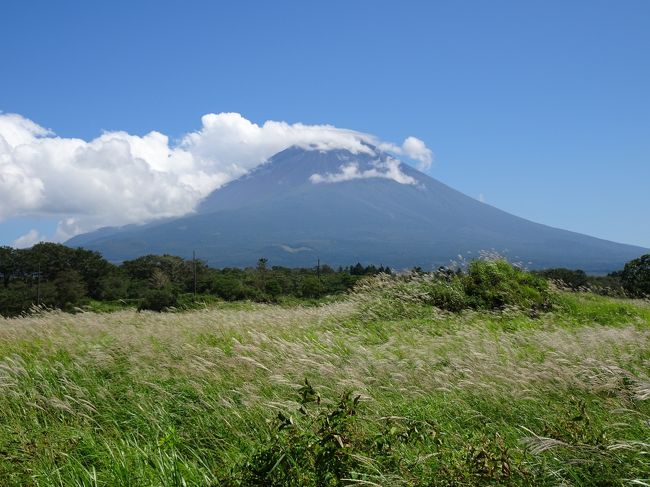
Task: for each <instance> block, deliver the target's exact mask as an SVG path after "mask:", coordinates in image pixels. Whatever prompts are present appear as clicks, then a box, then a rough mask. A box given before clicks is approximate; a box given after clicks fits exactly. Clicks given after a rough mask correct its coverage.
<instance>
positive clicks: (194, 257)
mask: <svg viewBox="0 0 650 487" xmlns="http://www.w3.org/2000/svg"><path fill="white" fill-rule="evenodd" d="M192 269H193V273H194V301H196V251H195V250H192Z"/></svg>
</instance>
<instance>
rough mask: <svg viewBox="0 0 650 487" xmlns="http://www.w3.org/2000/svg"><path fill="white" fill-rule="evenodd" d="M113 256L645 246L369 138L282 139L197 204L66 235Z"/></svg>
mask: <svg viewBox="0 0 650 487" xmlns="http://www.w3.org/2000/svg"><path fill="white" fill-rule="evenodd" d="M68 244H69V245H81V246H84V247H87V248H90V249H94V250H98V251H100V252H102V253H103V254H104V255H105V256H106V257H107V258H108V259H110V260H114V261H120V260H125V259H131V258H134V257H137V256H139V255H144V254H148V253H170V254H176V255H181V256H185V257H188V256H190V255H191V254H192V251H193V250H196V252H197V255H198V256H200V257H201V258H202V259H204V260H207V261H208V263H209V264H210V265H213V266H219V267H222V266H247V265H253V264H254V263H255V262H256V261H257V259H259V258H260V257H266V258H268V259H269V261H270V264H271V265H286V266H312V265H314V264H315V262H316V260H317V259H318V258H320V259H321V261H322V262H327V263H328V264H330V265H335V266H336V265H349V264H354V263H356V262H357V261H360V262H363V263H374V264H383V265H390V266H392V267H396V268H405V267H412V266H416V265H417V266H422V267H424V268H431V267H437V266H439V265H444V264H448V263H449V262H450V261H451V260H457V259H458V256H459V255H462V256H463V257H464V258H472V257H474V256H477V255H478V253H479V252H480V251H481V250H487V251H497V252H499V253H501V254H503V255H505V256H507V257H508V258H510V259H511V260H513V261H520V262H523V263H524V264H526V265H527V266H529V267H531V268H544V267H560V266H562V267H571V268H581V269H584V270H586V271H589V272H608V271H611V270H616V269H619V268H621V267H622V265H623V264H624V263H625V262H627V261H629V260H631V259H633V258H635V257H638V256H639V255H641V254H642V253H644V252H645V250H644V249H642V248H639V247H634V246H630V245H623V244H617V243H613V242H609V241H605V240H600V239H596V238H593V237H588V236H585V235H581V234H577V233H573V232H568V231H564V230H559V229H555V228H551V227H547V226H544V225H540V224H537V223H533V222H530V221H527V220H524V219H522V218H518V217H515V216H513V215H510V214H508V213H505V212H503V211H501V210H498V209H496V208H494V207H491V206H489V205H486V204H484V203H481V202H479V201H476V200H474V199H472V198H469V197H468V196H465V195H464V194H462V193H460V192H458V191H456V190H454V189H451V188H450V187H448V186H446V185H444V184H442V183H440V182H439V181H436V180H435V179H433V178H431V177H429V176H427V175H425V174H423V173H421V172H419V171H417V170H416V169H414V168H412V167H411V166H408V165H406V164H403V163H401V162H400V161H398V160H397V159H394V158H392V157H391V156H390V155H388V154H386V153H382V152H379V151H378V150H376V149H375V148H372V147H368V151H367V153H366V152H360V153H357V154H354V153H351V152H349V151H345V150H331V151H326V152H324V151H318V150H305V149H301V148H297V147H292V148H289V149H287V150H285V151H282V152H280V153H278V154H276V155H275V156H273V157H272V158H271V159H270V160H269V161H268V162H267V163H265V164H263V165H261V166H259V167H258V168H256V169H255V170H254V171H252V172H251V173H249V174H248V175H246V176H244V177H242V178H240V179H238V180H236V181H234V182H232V183H230V184H228V185H226V186H225V187H223V188H221V189H218V190H217V191H215V192H213V193H212V194H211V195H209V196H208V197H207V198H206V199H205V200H204V201H203V202H202V203H201V204H200V206H199V208H198V209H197V212H196V213H195V214H192V215H189V216H185V217H182V218H178V219H174V220H168V221H164V222H154V223H150V224H148V225H145V226H130V227H125V228H123V229H103V230H101V231H97V232H93V233H90V234H86V235H81V236H78V237H75V238H73V239H71V240H70V241H69V242H68Z"/></svg>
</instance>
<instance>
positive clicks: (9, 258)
mask: <svg viewBox="0 0 650 487" xmlns="http://www.w3.org/2000/svg"><path fill="white" fill-rule="evenodd" d="M390 272H391V270H390V269H389V268H388V267H383V266H379V267H376V266H374V265H369V266H364V265H362V264H360V263H357V264H355V265H351V266H348V267H339V268H338V269H333V268H332V267H330V266H328V265H316V266H314V267H312V268H287V267H279V266H269V264H268V261H267V260H266V259H263V258H262V259H260V260H259V261H258V262H257V264H256V265H255V266H252V267H248V268H245V269H240V268H223V269H216V268H212V267H209V266H208V265H207V264H206V263H205V262H203V261H201V260H194V259H183V258H181V257H177V256H173V255H146V256H143V257H139V258H137V259H134V260H129V261H125V262H123V263H122V264H120V265H115V264H112V263H110V262H108V261H107V260H106V259H104V258H103V257H102V255H101V254H100V253H99V252H94V251H90V250H86V249H83V248H76V249H73V248H70V247H66V246H65V245H61V244H54V243H39V244H37V245H34V246H33V247H32V248H30V249H14V248H11V247H0V283H1V284H0V315H3V316H16V315H19V314H21V313H24V312H26V311H28V310H29V309H30V308H32V307H33V306H34V305H40V306H45V307H52V308H59V309H63V310H67V311H72V310H74V309H75V308H79V307H82V306H87V305H89V304H92V305H94V306H96V305H97V303H122V304H124V305H130V306H139V307H140V308H142V309H154V310H161V309H163V308H169V307H174V306H182V305H187V304H188V303H191V302H193V301H195V300H196V299H198V300H208V299H210V298H212V299H215V298H217V299H222V300H227V301H237V300H252V301H260V302H276V301H279V300H281V299H283V298H296V299H317V298H320V297H323V296H326V295H333V294H341V293H344V292H346V291H347V290H349V289H350V288H351V287H353V286H354V284H355V283H356V282H357V281H358V280H359V279H360V278H361V277H363V276H366V275H374V274H379V273H390Z"/></svg>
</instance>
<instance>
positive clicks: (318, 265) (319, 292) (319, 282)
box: [316, 257, 323, 298]
mask: <svg viewBox="0 0 650 487" xmlns="http://www.w3.org/2000/svg"><path fill="white" fill-rule="evenodd" d="M316 275H317V276H318V297H319V298H320V295H321V289H322V287H323V286H322V284H321V281H320V257H318V264H317V265H316Z"/></svg>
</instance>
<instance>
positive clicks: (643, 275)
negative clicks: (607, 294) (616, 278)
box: [620, 254, 650, 297]
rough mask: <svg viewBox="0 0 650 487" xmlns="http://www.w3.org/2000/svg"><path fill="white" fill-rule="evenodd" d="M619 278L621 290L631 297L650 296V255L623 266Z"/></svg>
mask: <svg viewBox="0 0 650 487" xmlns="http://www.w3.org/2000/svg"><path fill="white" fill-rule="evenodd" d="M620 278H621V283H622V284H623V288H624V289H625V291H626V292H627V293H629V294H630V295H631V296H636V297H647V296H650V254H645V255H642V256H641V257H639V258H638V259H634V260H631V261H630V262H628V263H627V264H625V267H624V268H623V271H621V274H620Z"/></svg>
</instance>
